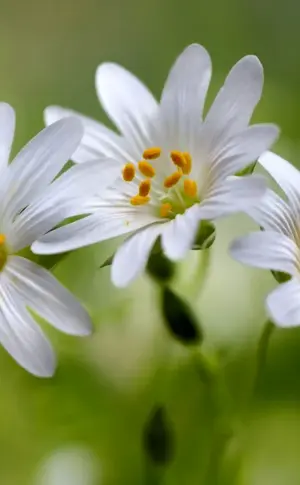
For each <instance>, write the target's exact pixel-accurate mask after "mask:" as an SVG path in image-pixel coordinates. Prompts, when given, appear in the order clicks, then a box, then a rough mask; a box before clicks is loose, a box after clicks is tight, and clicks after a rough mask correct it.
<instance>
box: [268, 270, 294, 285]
mask: <svg viewBox="0 0 300 485" xmlns="http://www.w3.org/2000/svg"><path fill="white" fill-rule="evenodd" d="M271 273H272V275H273V276H274V278H275V280H276V281H277V283H286V282H287V281H289V280H290V279H291V278H292V277H291V275H290V274H287V273H283V271H273V270H272V269H271Z"/></svg>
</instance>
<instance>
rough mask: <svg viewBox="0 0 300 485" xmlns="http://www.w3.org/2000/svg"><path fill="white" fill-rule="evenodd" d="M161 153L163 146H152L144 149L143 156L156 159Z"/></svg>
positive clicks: (147, 158)
mask: <svg viewBox="0 0 300 485" xmlns="http://www.w3.org/2000/svg"><path fill="white" fill-rule="evenodd" d="M160 154H161V148H159V147H151V148H147V149H146V150H145V151H144V153H143V157H144V158H146V160H154V159H155V158H158V157H159V156H160Z"/></svg>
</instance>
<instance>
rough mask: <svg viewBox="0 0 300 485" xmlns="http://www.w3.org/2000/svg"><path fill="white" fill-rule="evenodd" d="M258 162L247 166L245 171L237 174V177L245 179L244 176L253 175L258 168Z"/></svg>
mask: <svg viewBox="0 0 300 485" xmlns="http://www.w3.org/2000/svg"><path fill="white" fill-rule="evenodd" d="M256 164H257V162H256V161H255V162H253V163H250V165H247V167H246V168H243V170H240V171H239V172H237V173H236V174H235V175H236V176H237V177H243V176H244V175H252V174H253V172H254V169H255V167H256Z"/></svg>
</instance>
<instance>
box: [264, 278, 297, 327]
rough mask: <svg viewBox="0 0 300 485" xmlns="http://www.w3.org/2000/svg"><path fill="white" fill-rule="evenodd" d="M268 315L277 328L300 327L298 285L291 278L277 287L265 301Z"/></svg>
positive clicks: (295, 280) (295, 279)
mask: <svg viewBox="0 0 300 485" xmlns="http://www.w3.org/2000/svg"><path fill="white" fill-rule="evenodd" d="M266 306H267V309H268V313H269V314H270V316H271V318H272V319H273V320H274V323H276V324H277V325H278V326H279V327H298V326H299V325H300V283H299V279H298V278H293V279H291V280H290V281H288V282H287V283H283V284H281V285H279V286H278V287H277V288H276V289H275V290H274V291H272V293H270V294H269V295H268V297H267V300H266Z"/></svg>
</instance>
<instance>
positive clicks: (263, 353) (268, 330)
mask: <svg viewBox="0 0 300 485" xmlns="http://www.w3.org/2000/svg"><path fill="white" fill-rule="evenodd" d="M274 329H275V325H274V323H273V322H272V321H271V320H267V321H266V323H265V324H264V327H263V331H262V334H261V336H260V339H259V342H258V347H257V357H256V373H255V378H254V385H253V395H254V394H255V393H256V391H257V390H258V387H259V385H260V382H261V378H262V375H263V372H264V369H265V366H266V360H267V353H268V347H269V343H270V338H271V335H272V333H273V331H274Z"/></svg>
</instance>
